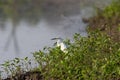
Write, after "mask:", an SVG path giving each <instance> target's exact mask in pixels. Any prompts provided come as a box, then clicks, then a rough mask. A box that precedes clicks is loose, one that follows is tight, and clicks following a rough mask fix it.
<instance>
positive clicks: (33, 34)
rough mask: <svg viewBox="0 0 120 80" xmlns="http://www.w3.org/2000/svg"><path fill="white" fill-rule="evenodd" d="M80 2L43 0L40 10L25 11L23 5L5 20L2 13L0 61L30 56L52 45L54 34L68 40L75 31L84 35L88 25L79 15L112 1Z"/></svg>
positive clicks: (91, 13)
mask: <svg viewBox="0 0 120 80" xmlns="http://www.w3.org/2000/svg"><path fill="white" fill-rule="evenodd" d="M59 1H60V2H59ZM83 1H84V2H83V3H82V0H75V1H74V0H66V1H64V0H51V1H50V0H45V1H44V2H43V3H42V4H41V9H40V11H42V13H41V12H40V11H39V7H37V6H35V8H34V9H32V10H31V11H28V13H27V12H26V10H28V9H29V8H30V7H27V6H25V7H24V8H23V10H24V9H25V11H23V12H22V11H21V12H17V10H16V12H17V13H16V12H15V14H14V13H11V16H12V17H11V16H10V17H9V16H8V17H7V18H6V17H5V19H4V17H3V16H2V18H0V20H1V21H0V26H1V27H0V63H3V62H4V61H5V60H8V59H13V58H14V57H21V58H23V57H26V56H29V57H32V54H31V53H32V52H35V51H38V50H40V49H42V48H43V47H45V46H51V47H52V45H53V43H54V42H53V41H51V38H54V37H62V38H64V39H66V38H69V39H71V38H72V37H73V34H74V33H80V34H81V35H82V36H86V35H87V32H86V25H87V24H85V23H83V21H82V18H83V17H85V18H86V17H89V16H92V15H93V14H94V10H93V8H91V7H94V6H96V5H98V4H99V5H98V7H101V5H106V3H109V2H110V1H111V0H107V1H108V2H107V1H106V2H105V0H83ZM95 1H96V2H95ZM63 3H64V4H63ZM30 5H31V4H30ZM27 8H28V9H27ZM30 9H31V8H30ZM13 11H14V10H13ZM18 11H19V10H18ZM32 11H33V12H32ZM31 12H32V13H31ZM24 13H26V14H28V15H26V14H24ZM29 14H30V16H29ZM1 15H3V14H1ZM21 15H22V16H21ZM31 16H32V17H31Z"/></svg>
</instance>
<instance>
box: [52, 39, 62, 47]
mask: <svg viewBox="0 0 120 80" xmlns="http://www.w3.org/2000/svg"><path fill="white" fill-rule="evenodd" d="M51 40H57V41H56V43H55V44H54V45H56V44H57V45H58V46H59V45H60V43H63V39H62V38H52V39H51Z"/></svg>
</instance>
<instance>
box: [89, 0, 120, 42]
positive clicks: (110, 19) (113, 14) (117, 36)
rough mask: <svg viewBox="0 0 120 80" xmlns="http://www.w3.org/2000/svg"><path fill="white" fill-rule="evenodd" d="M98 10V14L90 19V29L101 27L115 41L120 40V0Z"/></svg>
mask: <svg viewBox="0 0 120 80" xmlns="http://www.w3.org/2000/svg"><path fill="white" fill-rule="evenodd" d="M97 12H98V13H97V15H96V16H94V17H91V18H90V19H89V20H88V22H89V23H88V24H89V30H91V31H94V30H96V29H99V30H100V31H101V32H105V33H107V34H108V35H109V36H110V37H111V38H112V39H113V40H114V41H120V0H115V1H113V2H112V3H111V4H110V5H109V6H107V7H106V8H104V9H103V10H100V9H97Z"/></svg>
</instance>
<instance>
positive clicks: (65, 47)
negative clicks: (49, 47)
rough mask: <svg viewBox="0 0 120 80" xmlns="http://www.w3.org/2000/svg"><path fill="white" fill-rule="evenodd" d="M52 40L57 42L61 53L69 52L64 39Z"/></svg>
mask: <svg viewBox="0 0 120 80" xmlns="http://www.w3.org/2000/svg"><path fill="white" fill-rule="evenodd" d="M51 40H57V42H56V43H57V47H60V49H61V51H63V52H65V53H66V52H67V51H66V49H67V46H66V44H65V43H64V42H63V39H62V38H52V39H51Z"/></svg>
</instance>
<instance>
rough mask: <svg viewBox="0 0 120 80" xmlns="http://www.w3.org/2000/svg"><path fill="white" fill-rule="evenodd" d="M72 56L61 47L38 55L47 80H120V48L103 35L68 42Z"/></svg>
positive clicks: (40, 68) (77, 37)
mask: <svg viewBox="0 0 120 80" xmlns="http://www.w3.org/2000/svg"><path fill="white" fill-rule="evenodd" d="M66 44H68V46H69V47H68V49H67V51H68V53H64V52H62V51H61V50H60V48H59V47H56V48H46V49H45V50H44V51H39V52H35V53H34V57H35V59H36V60H37V61H38V63H39V68H38V70H39V71H40V72H41V74H42V75H43V77H44V79H45V80H110V79H112V80H119V79H120V69H119V66H120V64H119V61H120V49H119V47H120V46H119V44H118V43H115V42H113V41H112V40H111V39H110V38H109V37H108V36H105V34H102V33H100V32H92V33H90V34H89V37H81V36H80V35H79V34H76V35H75V36H74V42H73V43H70V41H69V40H68V41H66Z"/></svg>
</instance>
